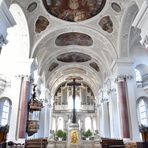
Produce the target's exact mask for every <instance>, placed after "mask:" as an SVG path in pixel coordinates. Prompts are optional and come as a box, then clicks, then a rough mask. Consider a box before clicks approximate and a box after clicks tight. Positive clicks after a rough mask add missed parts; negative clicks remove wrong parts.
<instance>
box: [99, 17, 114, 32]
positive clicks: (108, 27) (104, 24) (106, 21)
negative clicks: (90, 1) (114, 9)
mask: <svg viewBox="0 0 148 148" xmlns="http://www.w3.org/2000/svg"><path fill="white" fill-rule="evenodd" d="M99 25H100V26H101V28H102V29H103V30H104V31H107V32H108V33H112V32H113V22H112V20H111V18H110V16H105V17H103V18H102V19H101V20H100V22H99Z"/></svg>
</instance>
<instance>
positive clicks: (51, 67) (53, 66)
mask: <svg viewBox="0 0 148 148" xmlns="http://www.w3.org/2000/svg"><path fill="white" fill-rule="evenodd" d="M58 66H59V64H58V63H55V62H53V63H52V64H51V65H50V67H49V69H48V71H49V72H51V71H53V70H54V69H55V68H56V67H58Z"/></svg>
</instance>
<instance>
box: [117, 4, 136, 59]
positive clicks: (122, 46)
mask: <svg viewBox="0 0 148 148" xmlns="http://www.w3.org/2000/svg"><path fill="white" fill-rule="evenodd" d="M138 11H139V9H138V6H137V4H136V3H135V2H134V1H132V2H130V3H129V6H128V7H127V8H126V10H125V12H124V15H123V18H122V22H121V30H120V33H119V45H118V46H119V48H118V49H119V57H128V56H129V38H130V31H131V27H132V23H133V21H134V18H135V17H136V14H137V12H138Z"/></svg>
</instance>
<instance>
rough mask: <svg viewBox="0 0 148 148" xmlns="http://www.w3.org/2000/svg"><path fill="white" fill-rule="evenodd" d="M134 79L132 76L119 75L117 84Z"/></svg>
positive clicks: (116, 80)
mask: <svg viewBox="0 0 148 148" xmlns="http://www.w3.org/2000/svg"><path fill="white" fill-rule="evenodd" d="M131 79H133V76H132V75H118V76H117V78H116V79H115V82H120V81H125V80H131Z"/></svg>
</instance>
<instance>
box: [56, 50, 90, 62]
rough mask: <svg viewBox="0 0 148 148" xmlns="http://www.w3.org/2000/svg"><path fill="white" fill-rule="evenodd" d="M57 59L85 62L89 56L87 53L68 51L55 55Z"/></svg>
mask: <svg viewBox="0 0 148 148" xmlns="http://www.w3.org/2000/svg"><path fill="white" fill-rule="evenodd" d="M57 60H58V61H61V62H66V63H69V62H70V63H71V62H87V61H90V60H91V57H90V56H89V55H87V54H83V53H79V52H69V53H64V54H61V55H59V56H58V57H57Z"/></svg>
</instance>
